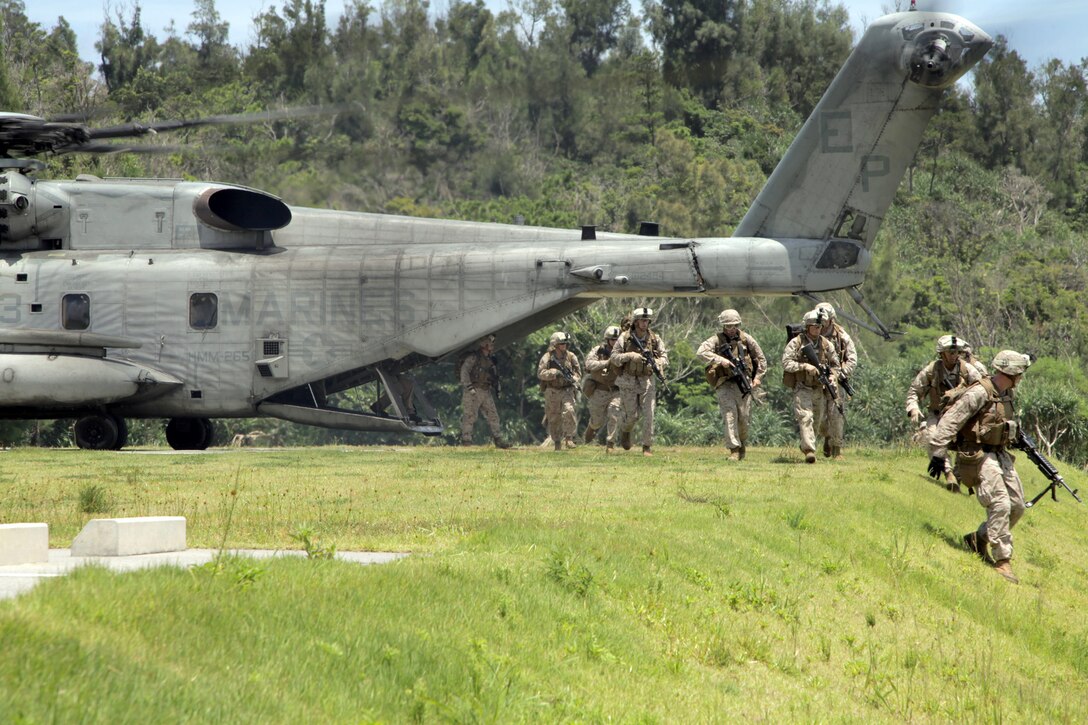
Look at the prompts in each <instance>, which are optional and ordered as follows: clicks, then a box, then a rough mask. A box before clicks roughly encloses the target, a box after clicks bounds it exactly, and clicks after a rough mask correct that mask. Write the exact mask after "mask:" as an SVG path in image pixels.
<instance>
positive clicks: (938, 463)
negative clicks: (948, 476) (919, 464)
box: [929, 456, 944, 479]
mask: <svg viewBox="0 0 1088 725" xmlns="http://www.w3.org/2000/svg"><path fill="white" fill-rule="evenodd" d="M929 475H930V476H932V477H933V478H936V479H940V477H941V476H943V475H944V459H943V458H941V457H940V456H933V457H932V458H930V459H929Z"/></svg>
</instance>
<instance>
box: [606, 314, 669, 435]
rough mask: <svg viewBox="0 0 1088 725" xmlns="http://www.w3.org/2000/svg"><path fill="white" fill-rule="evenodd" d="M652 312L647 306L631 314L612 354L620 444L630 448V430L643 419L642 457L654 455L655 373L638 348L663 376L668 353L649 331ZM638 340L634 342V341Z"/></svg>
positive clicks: (658, 338)
mask: <svg viewBox="0 0 1088 725" xmlns="http://www.w3.org/2000/svg"><path fill="white" fill-rule="evenodd" d="M653 317H654V311H653V310H651V309H650V308H649V307H639V308H638V309H636V310H635V311H634V312H632V313H631V327H630V329H628V330H625V331H624V332H623V333H621V334H620V337H619V339H618V340H616V347H615V348H614V349H613V351H612V358H611V359H612V363H613V364H614V365H617V366H619V371H620V372H619V376H618V377H617V378H616V385H617V386H618V387H619V389H620V402H621V412H620V421H619V429H620V444H621V445H622V446H623V448H624V450H630V448H631V431H632V429H633V428H634V427H635V423H636V422H638V419H639V418H642V455H644V456H650V455H653V453H652V452H651V446H653V441H654V407H655V404H656V401H655V397H656V395H657V384H656V382H655V380H654V372H653V369H652V368H651V367H650V364H649V363H648V362H647V361H646V358H645V357H644V356H643V354H642V352H641V351H640V349H639V345H640V344H641V346H642V349H644V350H646V351H647V353H648V354H649V355H650V356H652V358H653V360H654V362H655V363H656V364H657V369H658V370H660V371H661V372H662V374H664V371H665V366H667V365H668V364H669V355H668V351H667V350H666V349H665V343H663V342H662V341H661V338H660V337H658V336H657V335H656V334H654V333H653V331H652V330H650V321H651V320H652V319H653ZM636 341H637V342H636Z"/></svg>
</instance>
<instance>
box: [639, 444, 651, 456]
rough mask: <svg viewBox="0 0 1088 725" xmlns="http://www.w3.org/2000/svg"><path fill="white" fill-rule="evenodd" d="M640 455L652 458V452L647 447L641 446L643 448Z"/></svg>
mask: <svg viewBox="0 0 1088 725" xmlns="http://www.w3.org/2000/svg"><path fill="white" fill-rule="evenodd" d="M642 455H644V456H652V455H653V452H652V451H651V450H650V447H649V446H643V447H642Z"/></svg>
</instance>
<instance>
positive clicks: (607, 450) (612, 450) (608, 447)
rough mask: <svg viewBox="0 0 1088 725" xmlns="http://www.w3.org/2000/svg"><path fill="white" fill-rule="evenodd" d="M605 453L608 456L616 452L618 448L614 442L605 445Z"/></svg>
mask: <svg viewBox="0 0 1088 725" xmlns="http://www.w3.org/2000/svg"><path fill="white" fill-rule="evenodd" d="M604 452H605V455H607V454H609V453H615V452H616V446H615V445H614V444H613V443H612V441H609V442H608V443H606V444H605V446H604Z"/></svg>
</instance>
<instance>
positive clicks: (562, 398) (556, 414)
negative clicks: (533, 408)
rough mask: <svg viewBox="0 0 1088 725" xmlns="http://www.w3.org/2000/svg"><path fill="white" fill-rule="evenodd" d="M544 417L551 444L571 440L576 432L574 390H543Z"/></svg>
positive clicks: (576, 416) (568, 388)
mask: <svg viewBox="0 0 1088 725" xmlns="http://www.w3.org/2000/svg"><path fill="white" fill-rule="evenodd" d="M544 417H545V418H547V419H548V435H549V436H551V438H552V442H553V443H554V442H559V441H563V440H565V439H567V438H573V437H574V433H575V432H576V431H577V430H578V415H577V413H575V411H574V388H573V387H566V388H544Z"/></svg>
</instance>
